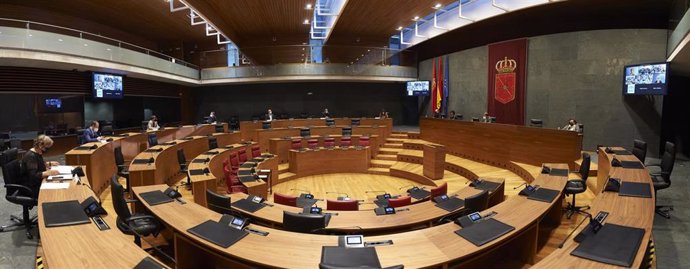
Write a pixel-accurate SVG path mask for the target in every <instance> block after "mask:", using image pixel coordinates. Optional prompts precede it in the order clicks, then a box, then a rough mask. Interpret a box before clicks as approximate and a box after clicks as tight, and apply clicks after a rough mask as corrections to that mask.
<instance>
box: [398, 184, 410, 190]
mask: <svg viewBox="0 0 690 269" xmlns="http://www.w3.org/2000/svg"><path fill="white" fill-rule="evenodd" d="M405 187H414V185H405V186H402V187H400V188H398V190H402V189H403V188H405Z"/></svg>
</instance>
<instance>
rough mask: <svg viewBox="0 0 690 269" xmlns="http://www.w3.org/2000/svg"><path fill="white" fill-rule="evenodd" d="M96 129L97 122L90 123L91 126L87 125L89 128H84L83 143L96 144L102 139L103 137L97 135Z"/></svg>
mask: <svg viewBox="0 0 690 269" xmlns="http://www.w3.org/2000/svg"><path fill="white" fill-rule="evenodd" d="M98 127H99V123H98V121H92V122H91V125H89V128H86V130H84V142H85V143H89V142H98V141H100V140H102V139H103V137H101V136H100V135H99V133H98Z"/></svg>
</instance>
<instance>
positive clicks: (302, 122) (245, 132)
mask: <svg viewBox="0 0 690 269" xmlns="http://www.w3.org/2000/svg"><path fill="white" fill-rule="evenodd" d="M333 119H334V120H335V124H336V125H347V126H349V125H350V124H351V123H352V119H351V118H333ZM262 124H263V121H241V122H240V132H242V139H244V140H252V141H257V137H256V133H255V132H254V130H256V129H262V127H263V125H262ZM359 124H360V125H361V126H364V125H368V126H372V125H378V126H381V127H384V129H385V133H386V136H385V137H384V138H387V137H388V135H389V134H390V133H391V132H392V131H393V119H391V118H387V119H375V118H360V123H359ZM294 126H326V119H292V120H274V121H272V122H271V127H272V128H286V127H294Z"/></svg>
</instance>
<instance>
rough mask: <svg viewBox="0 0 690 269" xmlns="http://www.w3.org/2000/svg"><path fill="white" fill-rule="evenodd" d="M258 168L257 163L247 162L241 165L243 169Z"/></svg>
mask: <svg viewBox="0 0 690 269" xmlns="http://www.w3.org/2000/svg"><path fill="white" fill-rule="evenodd" d="M254 166H256V163H253V162H245V163H243V164H242V165H240V167H241V168H252V167H254Z"/></svg>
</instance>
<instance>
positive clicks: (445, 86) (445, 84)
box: [441, 55, 450, 116]
mask: <svg viewBox="0 0 690 269" xmlns="http://www.w3.org/2000/svg"><path fill="white" fill-rule="evenodd" d="M449 65H450V61H449V60H448V56H447V55H446V64H445V65H443V97H441V98H442V102H441V107H442V108H443V114H445V115H446V116H447V115H448V92H449V91H450V89H449V87H450V83H448V79H450V74H449V70H448V69H449Z"/></svg>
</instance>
